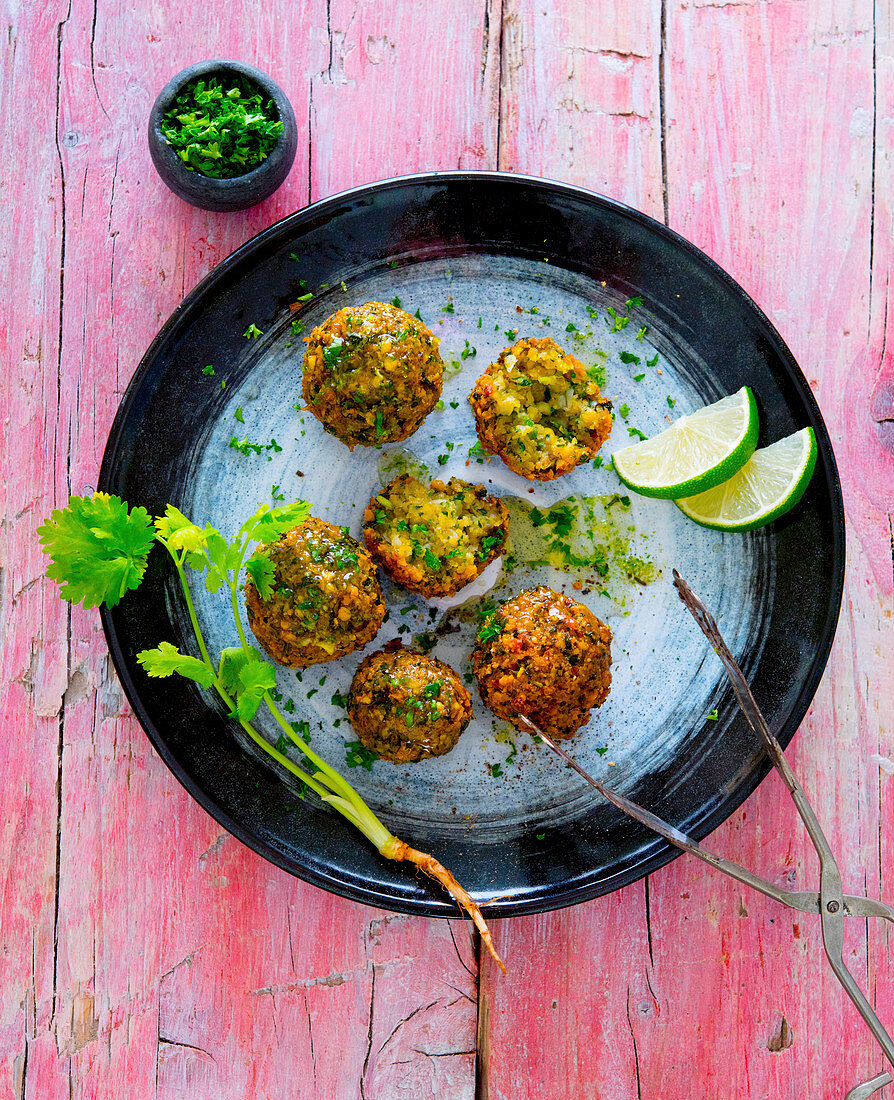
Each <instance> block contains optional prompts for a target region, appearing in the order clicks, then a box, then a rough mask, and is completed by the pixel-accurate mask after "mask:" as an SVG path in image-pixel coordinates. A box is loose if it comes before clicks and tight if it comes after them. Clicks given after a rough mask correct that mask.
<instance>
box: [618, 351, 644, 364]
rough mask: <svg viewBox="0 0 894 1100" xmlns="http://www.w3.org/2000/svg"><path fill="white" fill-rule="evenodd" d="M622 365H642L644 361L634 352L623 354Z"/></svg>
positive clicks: (623, 352)
mask: <svg viewBox="0 0 894 1100" xmlns="http://www.w3.org/2000/svg"><path fill="white" fill-rule="evenodd" d="M621 362H622V363H641V362H642V359H640V357H639V356H638V355H634V354H633V352H632V351H622V352H621Z"/></svg>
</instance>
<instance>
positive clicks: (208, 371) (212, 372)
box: [202, 363, 214, 375]
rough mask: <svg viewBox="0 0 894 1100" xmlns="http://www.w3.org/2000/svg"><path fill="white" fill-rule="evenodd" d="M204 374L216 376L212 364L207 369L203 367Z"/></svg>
mask: <svg viewBox="0 0 894 1100" xmlns="http://www.w3.org/2000/svg"><path fill="white" fill-rule="evenodd" d="M202 374H209V375H210V374H214V367H213V366H212V365H211V364H210V363H209V364H208V366H207V367H202Z"/></svg>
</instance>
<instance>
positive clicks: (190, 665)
mask: <svg viewBox="0 0 894 1100" xmlns="http://www.w3.org/2000/svg"><path fill="white" fill-rule="evenodd" d="M137 660H138V661H139V662H140V664H141V665H142V666H143V668H144V669H145V670H146V671H147V672H148V673H149V675H150V676H172V675H173V674H174V673H177V674H178V675H180V676H185V677H186V678H187V680H195V682H196V683H197V684H201V686H202V687H203V688H209V687H211V685H212V684H213V683H214V670H213V669H211V668H209V667H208V665H206V664H205V662H204V661H200V660H199V659H198V657H190V656H188V655H187V654H186V653H181V652H180V650H179V649H178V648H177V647H176V646H175V645H171V643H170V642H161V643H159V645H158V646H156V648H155V649H144V650H143V651H142V653H138V654H137Z"/></svg>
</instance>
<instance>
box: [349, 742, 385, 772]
mask: <svg viewBox="0 0 894 1100" xmlns="http://www.w3.org/2000/svg"><path fill="white" fill-rule="evenodd" d="M378 759H379V758H378V756H376V754H375V753H374V752H370V750H369V749H368V748H367V747H366V746H365V745H364V744H363V743H362V742H361V741H349V742H348V743H347V744H346V745H345V763H346V764H347V765H348V767H349V768H366V770H367V771H368V772H371V771H372V766H373V764H374V763H375V762H376V760H378Z"/></svg>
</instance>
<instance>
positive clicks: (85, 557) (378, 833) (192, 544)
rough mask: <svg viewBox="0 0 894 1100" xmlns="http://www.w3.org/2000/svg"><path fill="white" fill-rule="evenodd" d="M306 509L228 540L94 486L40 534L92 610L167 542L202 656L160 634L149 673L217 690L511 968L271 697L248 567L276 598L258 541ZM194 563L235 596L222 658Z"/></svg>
mask: <svg viewBox="0 0 894 1100" xmlns="http://www.w3.org/2000/svg"><path fill="white" fill-rule="evenodd" d="M309 511H310V508H309V505H308V504H306V503H305V502H304V501H298V502H296V503H294V504H285V505H281V506H278V507H271V506H270V505H269V504H261V505H260V506H259V507H258V509H257V511H256V512H255V513H254V515H252V516H250V517H249V518H248V519H247V520H246V521H245V523H243V524H242V526H241V527H240V528H239V531H238V532H237V534H236V536H235V538H233V539H226V538H225V537H224V536H223V535H222V534H221V533H220V531H218V530H217V529H216V528H214V527H212V526H210V525H206V526H205V527H199V526H198V524H195V523H193V522H192V521H191V520H190V519H189V518H188V517H187V516H185V515H184V514H183V512H181V511H180V510H179V509H177V508H175V507H174V506H173V505H170V504H169V505H168V507H167V508H166V509H165V514H164V515H163V516H159V517H158V518H156V519H155V520H154V521H153V520H152V519H151V517H150V516H149V513H148V512H147V511H146V509H145V508H139V507H137V508H131V509H129V508H128V506H127V504H126V503H125V502H124V501H122V500H121V499H120V498H118V497H115V496H110V495H109V494H107V493H94V494H93V496H92V497H72V498H71V500H70V501H69V504H68V507H67V508H64V509H57V510H56V511H54V512H53V514H52V516H51V517H50V518H49V519H48V520H45V521H44V523H43V524H41V526H40V527H39V528H38V530H37V533H38V536H39V537H40V540H41V543H42V545H43V550H44V553H46V554H47V556H48V557H49V558H50V565H49V566H48V567H47V575H48V576H49V577H51V578H52V579H54V580H56V581H58V582H59V584H60V594H61V595H62V597H63V598H64V599H66V600H69V601H70V602H72V603H81V604H83V605H84V606H85V607H98V606H99V605H100V604H105V605H106V606H107V607H114V606H115V605H116V604H118V603H119V602H120V600H121V599H122V597H123V596H124V595H125V593H126V592H128V591H129V590H132V589H135V588H138V587H139V585H140V583H141V582H142V579H143V576H144V574H145V571H146V565H147V562H148V559H149V553H150V551H151V550H152V547H153V545H154V544H155V543H159V544H160V545H161V546H162V547H164V549H165V551H166V552H167V554H168V556H169V557H170V559H171V561H172V563H173V565H174V569H175V570H176V573H177V577H178V579H179V581H180V587H181V589H182V592H183V598H184V600H185V603H186V610H187V614H188V615H189V621H190V624H191V626H192V630H193V634H194V636H195V640H196V645H197V646H198V650H199V653H200V656H199V657H195V656H192V655H190V654H187V653H182V652H181V651H180V650H179V649H178V648H177V647H176V646H175V645H173V644H172V643H171V642H168V641H162V642H160V643H159V644H158V645H157V646H156V647H155V648H154V649H146V650H143V651H142V652H140V653H138V654H137V660H138V662H139V664H140V665H141V666H142V668H143V669H145V671H146V673H147V674H148V675H149V676H152V677H167V676H173V675H179V676H184V677H186V678H187V679H189V680H192V681H193V682H194V683H196V684H198V685H199V687H200V688H202V689H205V690H214V691H215V692H216V693H217V695H218V696H219V697H220V699H221V700H222V701H223V703H224V705H225V706H226V707H227V708H228V710H229V715H230V717H231V718H232V719H234V720H235V721H238V723H239V725H240V726H241V728H242V729H243V731H244V732H245V733H246V734H247V735H248V736H249V737H250V738H251V740H252V741H253V742H254V743H255V744H256V745H257V746H258V747H259V748H260V749H261V750H262V751H263V752H265V753H266V754H267V755H268V756H269V757H270V758H271V759H273V760H274V761H275V762H276V763H277V764H278V765H279V766H280V767H282V768H284V769H286V770H287V771H288V772H290V773H291V774H292V775H293V776H295V777H296V778H297V779H299V780H300V781H301V782H302V783H303V784H304V785H305V786H307V787H309V788H310V789H311V790H312V791H313V792H314V793H315V794H317V795H318V796H319V797H320V799H321V800H322V801H323V802H325V803H327V805H329V806H331V807H332V808H333V809H334V810H337V811H338V812H339V813H340V814H341V815H342V816H343V817H345V818H346V819H347V820H348V821H350V823H351V824H352V825H353V826H354V827H355V828H357V829H358V830H359V831H360V832H361V833H363V835H364V836H365V837H366V838H367V839H368V840H369V841H370V842H371V843H372V844H373V845H375V847H376V848H377V849H378V851H379V852H380V853H381V854H382V855H383V856H385V857H386V858H387V859H393V860H397V861H408V862H410V863H413V864H414V865H415V866H417V867H419V868H420V869H421V870H422V871H424V872H425V873H426V874H427V875H429V876H430V877H432V878H434V879H436V880H437V881H438V882H439V883H441V885H442V886H443V887H444V888H445V889H446V890H447V891H448V892H449V893H450V894H451V896H452V897H453V898H454V899H455V900H456V901H457V903H458V904H459V905H460V906H461V908H462V909H464V910H465V911H466V912H467V913H468V914H469V916H470V917H471V918H472V920H473V921H474V922H475V925H476V926H477V928H478V929H479V931H480V932H481V937H482V939H483V940H484V942H485V944H486V945H487V947H488V950H489V951H490V952H491V954H492V955H493V957H494V959H496V961H497V962H498V963H499V965H500V967H501V968H503V969H505V968H504V967H503V964H502V962H501V961H500V959H499V956H498V955H497V953H496V950H495V948H494V945H493V940H492V938H491V934H490V931H489V929H488V927H487V924H486V923H485V920H484V917H483V916H482V915H481V910H480V909H479V907H478V906H477V904H476V903H475V902H474V901H473V899H472V898H471V897H470V896H469V894H468V893H467V892H466V891H465V890H464V889H463V888H462V886H460V884H459V883H458V882H457V881H456V879H455V878H454V876H453V875H452V874H451V873H450V871H448V870H447V868H446V867H444V866H443V865H442V864H440V863H439V862H438V861H437V860H436V859H434V857H433V856H430V855H428V854H427V853H425V852H420V851H418V850H417V849H415V848H411V847H410V846H409V845H408V844H406V843H405V842H404V841H403V840H400V839H399V838H398V837H396V836H394V835H393V834H392V832H391V831H390V829H388V827H387V826H386V825H385V824H384V823H383V822H381V821H380V820H379V819H378V817H376V815H375V814H374V813H373V811H372V810H371V809H370V808H369V806H367V804H366V803H365V802H364V801H363V799H362V798H361V797H360V795H359V794H358V792H357V791H356V790H354V788H353V787H352V786H351V784H350V783H348V781H347V780H346V779H345V778H344V776H342V775H341V774H340V773H339V772H338V771H336V770H335V768H333V767H332V766H331V765H329V764H327V763H326V761H325V760H324V759H323V758H322V757H321V756H319V754H318V753H316V752H314V750H313V749H312V748H311V747H310V745H309V744H308V743H307V741H306V740H305V739H304V738H303V737H301V736H300V734H299V733H298V732H297V730H296V729H295V727H294V725H293V724H292V723H291V722H289V721H288V719H287V718H286V717H285V715H284V714H283V713H282V711H281V710H280V708H279V706H278V705H277V702H276V699H275V698H274V693H275V691H276V670H275V668H274V666H273V665H272V664H271V663H270V662H269V661H267V660H266V659H265V658H264V655H263V654H262V653H261V651H260V650H259V649H257V648H256V647H255V646H253V645H251V644H250V643H249V641H248V639H247V638H246V635H245V629H244V627H243V625H242V619H241V616H240V613H239V593H240V590H241V588H240V585H241V576H242V572H243V569H244V570H245V572H246V573H247V574H248V575H249V576H250V577H251V579H252V581H253V582H254V584H255V586H256V587H257V590H258V593H259V595H260V596H261V598H262V599H269V598H270V596H271V595H272V593H273V588H274V584H275V580H276V569H275V566H274V564H273V562H272V561H271V560H270V558H269V557H268V556H267V554H266V553H265V551H264V549H263V546H262V547H260V548H258V549H255V550H254V552H253V553H252V552H251V549H252V546H253V545H254V544H256V543H262V544H264V543H269V542H272V541H274V540H275V539H277V538H279V536H280V535H282V534H284V533H285V532H286V531H289V530H291V529H292V528H293V527H295V526H296V525H297V524H299V523H301V522H302V520H304V519H306V518H307V516H308V514H309ZM187 570H189V571H191V572H193V573H197V574H200V575H204V581H205V587H206V589H207V590H208V591H209V592H218V591H220V590H221V589H226V590H227V591H228V593H229V597H230V606H231V609H232V613H233V620H234V622H235V624H236V631H237V634H238V636H239V645H238V646H230V647H227V648H225V649H224V650H223V651H222V652H221V653H220V654H219V656H218V658H217V662H216V663H215V661H214V660H212V657H211V654H210V653H209V651H208V647H207V644H206V642H205V638H204V636H203V634H202V629H201V627H200V625H199V619H198V615H197V614H196V609H195V604H194V603H193V598H192V592H191V590H190V585H189V580H188V576H187ZM262 705H263V706H265V707H266V708H267V709H268V711H269V712H270V714H271V715H272V717H273V719H274V721H275V722H276V724H277V726H279V728H280V729H281V730H282V734H284V735H285V737H286V738H288V741H289V742H291V743H292V744H293V745H294V746H295V747H296V748H297V749H298V750H299V751H300V752H301V754H302V755H303V757H304V759H305V761H306V762H307V763H308V764H309V765H311V766H312V768H313V771H307V770H305V768H303V767H301V766H300V765H299V764H297V763H296V762H295V761H294V760H292V759H291V757H289V756H288V755H287V754H286V753H285V752H283V751H282V749H283V748H284V747H285V745H286V744H287V742H286V741H284V740H283V738H282V736H280V737H279V738H278V739H277V742H276V744H275V745H274V744H271V743H270V742H269V741H268V740H267V738H266V737H264V736H263V735H262V734H261V733H259V732H258V730H256V729H255V727H254V726H253V725H252V721H253V719H254V718H255V715H256V714H257V712H258V709H259V708H260V707H261V706H262ZM349 763H350V761H349Z"/></svg>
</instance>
